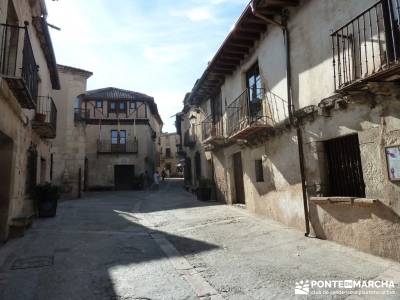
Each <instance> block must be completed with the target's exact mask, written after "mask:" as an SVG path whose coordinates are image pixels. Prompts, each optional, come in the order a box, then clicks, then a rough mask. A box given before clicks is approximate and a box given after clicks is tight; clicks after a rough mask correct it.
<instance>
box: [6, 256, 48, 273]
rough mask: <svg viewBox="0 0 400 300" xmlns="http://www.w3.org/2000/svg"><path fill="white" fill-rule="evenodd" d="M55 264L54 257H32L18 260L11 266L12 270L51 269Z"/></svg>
mask: <svg viewBox="0 0 400 300" xmlns="http://www.w3.org/2000/svg"><path fill="white" fill-rule="evenodd" d="M53 264H54V256H32V257H27V258H21V259H16V260H15V261H14V262H13V264H12V265H11V268H10V269H11V270H19V269H35V268H43V267H49V266H52V265H53Z"/></svg>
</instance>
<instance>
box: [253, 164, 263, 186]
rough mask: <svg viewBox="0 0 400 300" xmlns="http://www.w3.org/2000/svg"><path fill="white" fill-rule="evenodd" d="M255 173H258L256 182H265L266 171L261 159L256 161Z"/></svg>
mask: <svg viewBox="0 0 400 300" xmlns="http://www.w3.org/2000/svg"><path fill="white" fill-rule="evenodd" d="M255 171H256V181H257V182H264V171H263V164H262V160H261V159H256V160H255Z"/></svg>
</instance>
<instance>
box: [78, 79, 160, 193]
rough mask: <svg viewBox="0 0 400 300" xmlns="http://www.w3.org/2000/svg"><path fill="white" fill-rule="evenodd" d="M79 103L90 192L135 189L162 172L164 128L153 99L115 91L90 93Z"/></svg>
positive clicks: (81, 98) (130, 92) (120, 90)
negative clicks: (137, 183)
mask: <svg viewBox="0 0 400 300" xmlns="http://www.w3.org/2000/svg"><path fill="white" fill-rule="evenodd" d="M78 101H79V104H78V108H76V109H75V120H76V122H77V123H79V122H80V123H82V124H83V125H84V136H85V138H84V139H85V162H84V164H85V168H84V169H83V172H82V177H83V180H84V187H85V189H89V190H90V189H129V188H132V184H133V182H134V180H135V177H137V176H140V175H141V174H145V173H146V172H147V173H148V175H149V176H151V175H152V174H153V172H154V171H155V169H157V168H159V157H160V154H159V151H160V145H159V144H158V142H157V141H158V139H159V137H160V135H161V129H162V125H163V123H162V120H161V118H160V115H159V113H158V109H157V104H156V103H155V101H154V99H153V98H152V97H150V96H147V95H145V94H141V93H137V92H132V91H127V90H122V89H117V88H111V87H110V88H104V89H98V90H92V91H87V92H85V93H83V94H81V95H79V97H78ZM78 126H79V125H78Z"/></svg>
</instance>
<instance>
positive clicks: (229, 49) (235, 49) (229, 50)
mask: <svg viewBox="0 0 400 300" xmlns="http://www.w3.org/2000/svg"><path fill="white" fill-rule="evenodd" d="M224 51H225V52H226V53H238V54H243V55H244V54H247V53H248V52H249V48H243V47H238V46H225V47H224Z"/></svg>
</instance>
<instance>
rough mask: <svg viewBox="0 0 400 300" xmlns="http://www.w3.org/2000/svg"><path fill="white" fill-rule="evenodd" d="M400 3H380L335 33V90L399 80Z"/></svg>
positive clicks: (394, 1) (393, 0) (390, 0)
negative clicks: (368, 83) (370, 82)
mask: <svg viewBox="0 0 400 300" xmlns="http://www.w3.org/2000/svg"><path fill="white" fill-rule="evenodd" d="M395 3H397V4H396V5H395ZM398 3H399V2H398V1H396V0H381V1H379V2H378V3H376V4H375V5H373V6H372V7H371V8H369V9H367V10H366V11H364V12H362V13H361V14H360V15H358V16H357V17H356V18H354V19H353V20H351V21H350V22H349V23H347V24H346V25H344V26H343V27H341V28H339V29H338V30H336V31H335V32H334V33H332V35H331V38H332V50H333V70H334V82H335V90H337V91H340V90H345V89H351V88H355V87H359V85H360V84H362V83H365V82H368V81H377V80H379V81H381V80H386V81H390V80H398V79H399V78H400V76H399V72H398V71H399V69H400V68H399V67H400V64H399V57H400V21H399V16H400V6H399V4H398Z"/></svg>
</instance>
